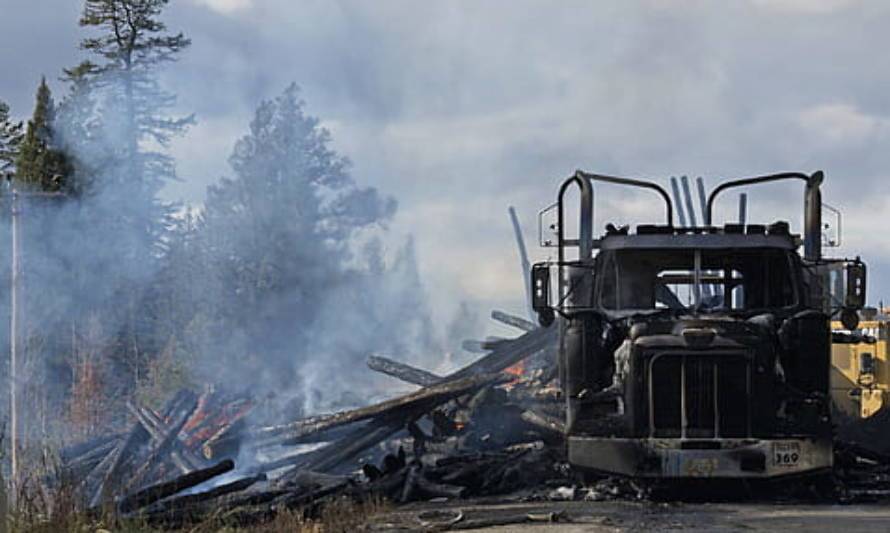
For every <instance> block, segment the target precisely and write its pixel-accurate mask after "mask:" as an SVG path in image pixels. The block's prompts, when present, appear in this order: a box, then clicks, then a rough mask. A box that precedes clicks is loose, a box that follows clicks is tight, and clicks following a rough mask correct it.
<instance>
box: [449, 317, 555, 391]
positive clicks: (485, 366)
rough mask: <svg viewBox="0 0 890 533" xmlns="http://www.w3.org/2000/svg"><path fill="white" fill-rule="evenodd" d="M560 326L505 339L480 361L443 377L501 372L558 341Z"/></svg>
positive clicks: (452, 377) (462, 376)
mask: <svg viewBox="0 0 890 533" xmlns="http://www.w3.org/2000/svg"><path fill="white" fill-rule="evenodd" d="M558 329H559V328H555V327H554V328H539V329H536V330H535V331H529V332H528V333H526V334H524V335H522V336H520V337H517V338H516V339H512V340H507V341H504V342H503V344H501V345H499V346H498V347H497V348H496V349H495V350H494V351H492V352H491V353H490V354H488V355H485V356H484V357H481V358H480V359H479V360H478V361H475V362H474V363H472V364H470V365H468V366H465V367H464V368H462V369H460V370H458V371H456V372H453V373H451V374H449V375H447V376H445V377H444V378H443V380H448V381H450V380H454V379H461V378H464V377H467V376H472V375H475V374H482V373H491V372H501V371H503V370H504V369H506V368H509V367H511V366H513V365H515V364H516V363H518V362H519V361H522V360H523V359H525V358H526V357H529V356H531V355H534V354H536V353H538V352H540V351H541V350H544V349H547V348H548V347H550V346H551V345H552V344H554V343H555V342H556V339H557V330H558Z"/></svg>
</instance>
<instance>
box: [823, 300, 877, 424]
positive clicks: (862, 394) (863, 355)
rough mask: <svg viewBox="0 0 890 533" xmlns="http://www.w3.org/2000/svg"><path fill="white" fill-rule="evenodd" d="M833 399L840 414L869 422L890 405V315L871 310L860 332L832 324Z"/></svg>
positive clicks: (860, 324)
mask: <svg viewBox="0 0 890 533" xmlns="http://www.w3.org/2000/svg"><path fill="white" fill-rule="evenodd" d="M831 329H832V332H833V341H834V342H833V343H832V346H831V396H832V400H833V403H834V407H835V409H836V411H837V412H838V413H839V414H841V415H842V416H843V415H846V416H848V417H851V418H854V419H865V418H869V417H871V416H873V415H874V414H875V413H877V412H878V411H879V410H880V409H881V407H883V406H884V405H888V404H890V353H888V349H887V348H888V336H890V314H888V313H887V312H886V310H885V311H884V312H878V311H877V310H867V311H865V312H863V313H862V322H860V323H859V327H858V328H857V329H856V331H848V330H846V329H844V326H843V325H841V323H840V322H833V323H832V328H831Z"/></svg>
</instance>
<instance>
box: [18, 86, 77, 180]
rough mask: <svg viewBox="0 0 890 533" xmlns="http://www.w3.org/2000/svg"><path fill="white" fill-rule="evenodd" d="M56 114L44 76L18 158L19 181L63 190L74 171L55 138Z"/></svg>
mask: <svg viewBox="0 0 890 533" xmlns="http://www.w3.org/2000/svg"><path fill="white" fill-rule="evenodd" d="M55 116H56V107H55V103H54V102H53V97H52V93H51V91H50V89H49V86H48V85H47V84H46V78H43V79H41V80H40V86H39V87H38V88H37V104H36V106H35V107H34V114H33V116H32V117H31V120H29V121H28V128H27V130H26V131H25V137H24V139H23V141H22V143H21V146H20V147H19V153H18V157H17V158H16V180H17V181H18V182H19V183H21V184H24V185H26V186H29V187H31V188H33V189H36V190H42V191H52V192H57V191H63V190H65V189H66V181H67V177H68V175H69V174H70V173H71V165H70V164H69V163H68V160H67V157H66V156H65V154H64V153H63V152H62V151H61V150H59V149H58V144H57V143H56V141H55V139H54V134H53V129H54V125H55V124H54V123H55Z"/></svg>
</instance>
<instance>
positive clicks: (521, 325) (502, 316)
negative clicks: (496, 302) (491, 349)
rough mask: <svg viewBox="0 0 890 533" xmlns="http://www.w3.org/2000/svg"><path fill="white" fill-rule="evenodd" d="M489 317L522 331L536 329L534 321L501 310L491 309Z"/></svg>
mask: <svg viewBox="0 0 890 533" xmlns="http://www.w3.org/2000/svg"><path fill="white" fill-rule="evenodd" d="M491 318H493V319H495V320H497V321H498V322H501V323H503V324H507V325H508V326H513V327H514V328H517V329H521V330H522V331H534V330H536V329H538V326H537V324H535V323H534V322H532V321H530V320H526V319H524V318H520V317H518V316H515V315H510V314H507V313H505V312H503V311H492V312H491Z"/></svg>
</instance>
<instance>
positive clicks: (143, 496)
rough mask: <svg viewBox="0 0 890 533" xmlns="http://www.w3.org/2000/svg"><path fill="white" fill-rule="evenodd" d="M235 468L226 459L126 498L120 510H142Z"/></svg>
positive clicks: (125, 511)
mask: <svg viewBox="0 0 890 533" xmlns="http://www.w3.org/2000/svg"><path fill="white" fill-rule="evenodd" d="M234 468H235V463H234V462H233V461H231V460H230V459H226V460H225V461H221V462H219V463H217V464H215V465H213V466H211V467H210V468H205V469H203V470H196V471H194V472H190V473H188V474H185V475H182V476H179V477H178V478H176V479H174V480H171V481H167V482H165V483H159V484H157V485H153V486H151V487H147V488H145V489H143V490H140V491H139V492H137V493H136V494H132V495H130V496H125V497H124V498H123V499H121V501H120V503H119V504H118V509H119V510H120V512H122V513H129V512H132V511H135V510H136V509H141V508H143V507H146V506H148V505H151V504H153V503H154V502H156V501H159V500H162V499H164V498H167V497H168V496H173V495H174V494H176V493H177V492H182V491H184V490H187V489H190V488H192V487H196V486H198V485H200V484H201V483H204V482H205V481H207V480H210V479H213V478H215V477H216V476H219V475H222V474H225V473H226V472H229V471H231V470H232V469H234Z"/></svg>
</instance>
